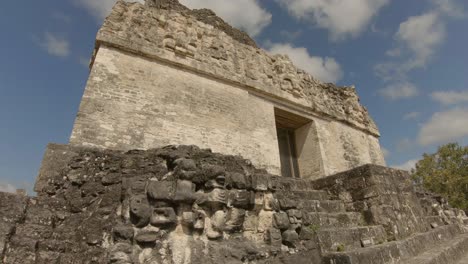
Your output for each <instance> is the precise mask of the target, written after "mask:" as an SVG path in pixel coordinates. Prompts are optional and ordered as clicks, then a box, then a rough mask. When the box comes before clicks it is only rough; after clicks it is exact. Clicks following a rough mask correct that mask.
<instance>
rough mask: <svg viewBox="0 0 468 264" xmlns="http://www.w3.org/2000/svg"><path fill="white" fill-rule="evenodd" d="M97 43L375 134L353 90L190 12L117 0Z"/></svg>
mask: <svg viewBox="0 0 468 264" xmlns="http://www.w3.org/2000/svg"><path fill="white" fill-rule="evenodd" d="M97 44H98V47H99V45H101V44H105V45H109V46H114V47H118V48H119V49H123V50H128V51H131V52H134V53H138V54H142V55H143V56H145V57H151V58H158V59H163V60H166V61H170V62H171V63H174V64H177V65H179V66H183V67H186V68H188V69H191V70H195V71H197V72H200V73H203V74H207V75H211V76H213V77H215V78H220V79H224V80H227V81H232V82H235V83H238V84H241V85H243V86H247V87H249V88H251V89H254V90H256V91H257V92H259V93H261V94H268V95H272V96H275V97H277V98H280V99H286V100H287V101H289V102H290V103H293V104H296V105H299V106H301V107H304V108H305V109H306V110H308V111H310V112H311V113H315V114H316V115H319V116H326V117H330V118H332V119H336V120H340V121H343V122H346V123H348V124H350V125H352V126H355V127H357V128H360V129H362V130H365V131H367V132H368V133H370V134H372V135H376V136H378V135H379V132H378V130H377V127H376V126H375V124H374V122H373V121H372V119H371V118H370V117H369V114H368V112H367V110H366V109H365V108H364V107H363V106H361V105H360V103H359V98H358V96H357V94H356V91H355V89H354V88H350V87H337V86H335V85H333V84H324V83H321V82H320V81H318V80H316V79H315V78H313V77H312V76H310V75H309V74H307V73H305V72H304V71H302V70H300V69H298V68H296V67H295V66H294V65H293V64H292V62H291V61H290V60H289V58H287V57H285V56H282V55H275V56H271V55H269V54H267V53H266V52H265V51H263V50H261V49H258V48H255V47H252V46H249V45H244V44H241V43H239V42H238V41H236V40H235V39H233V38H232V37H230V36H228V35H227V34H226V33H225V32H223V31H221V30H219V29H218V28H215V27H213V26H212V25H209V24H205V23H203V22H201V21H199V20H198V19H197V18H196V17H195V16H193V15H192V14H191V13H190V12H188V13H187V12H174V11H173V10H171V9H160V8H147V7H145V6H144V5H142V4H138V3H126V2H124V1H119V2H118V3H117V5H116V6H115V7H114V9H113V11H112V13H111V14H110V15H109V17H108V18H107V19H106V20H105V22H104V25H103V27H102V28H101V30H100V31H99V33H98V36H97Z"/></svg>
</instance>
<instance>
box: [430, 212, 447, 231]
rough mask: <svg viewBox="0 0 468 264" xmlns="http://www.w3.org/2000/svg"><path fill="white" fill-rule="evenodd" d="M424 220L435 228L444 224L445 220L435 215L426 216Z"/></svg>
mask: <svg viewBox="0 0 468 264" xmlns="http://www.w3.org/2000/svg"><path fill="white" fill-rule="evenodd" d="M425 218H426V222H427V223H428V224H429V225H430V226H431V227H432V228H436V227H438V226H444V225H445V221H444V219H443V218H442V217H440V216H437V215H431V216H426V217H425Z"/></svg>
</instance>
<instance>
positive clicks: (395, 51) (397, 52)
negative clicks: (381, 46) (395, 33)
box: [385, 48, 401, 57]
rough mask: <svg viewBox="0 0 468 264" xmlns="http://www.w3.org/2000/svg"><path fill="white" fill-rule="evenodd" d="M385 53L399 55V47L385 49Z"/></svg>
mask: <svg viewBox="0 0 468 264" xmlns="http://www.w3.org/2000/svg"><path fill="white" fill-rule="evenodd" d="M385 55H387V56H389V57H399V56H400V55H401V49H399V48H394V49H391V50H387V51H386V52H385Z"/></svg>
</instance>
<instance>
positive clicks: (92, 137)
mask: <svg viewBox="0 0 468 264" xmlns="http://www.w3.org/2000/svg"><path fill="white" fill-rule="evenodd" d="M273 111H274V109H273V106H272V105H271V103H268V102H266V101H264V100H263V99H261V98H259V97H256V96H254V95H251V94H249V93H248V92H246V91H244V90H241V89H237V88H235V87H232V86H230V85H228V84H225V83H222V82H219V81H215V80H212V79H209V78H205V77H201V76H199V75H196V74H193V73H190V72H187V71H184V70H181V69H178V68H175V67H170V66H168V65H164V64H160V63H158V62H155V61H151V60H148V59H145V58H143V57H139V56H135V55H133V54H130V53H123V52H121V51H118V50H116V49H112V48H107V47H104V46H102V47H101V48H100V50H99V53H98V54H97V56H96V60H95V62H94V66H93V69H92V71H91V74H90V77H89V81H88V84H87V88H86V90H85V93H84V96H83V99H82V102H81V107H80V112H79V114H78V118H77V120H76V122H75V126H74V128H73V133H72V136H71V139H70V143H71V144H75V145H84V146H91V147H101V148H106V149H121V150H122V149H123V150H129V149H135V148H141V149H149V148H155V147H161V146H165V145H169V144H188V145H190V144H195V145H197V146H200V147H203V148H208V147H209V148H212V149H213V151H216V152H221V153H225V154H234V155H236V154H237V155H242V156H244V157H245V158H248V159H250V160H251V161H252V162H253V163H254V164H255V165H256V166H258V167H260V168H265V169H267V170H268V171H270V172H272V173H276V174H278V173H279V171H280V167H279V164H280V161H279V150H278V143H277V139H276V127H275V118H274V113H273Z"/></svg>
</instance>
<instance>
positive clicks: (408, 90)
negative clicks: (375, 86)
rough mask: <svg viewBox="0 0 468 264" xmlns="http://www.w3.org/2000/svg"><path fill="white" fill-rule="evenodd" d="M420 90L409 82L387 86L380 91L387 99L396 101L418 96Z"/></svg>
mask: <svg viewBox="0 0 468 264" xmlns="http://www.w3.org/2000/svg"><path fill="white" fill-rule="evenodd" d="M418 93H419V92H418V88H417V87H416V86H415V85H414V84H412V83H409V82H398V83H393V84H390V85H387V86H386V87H385V88H382V89H380V90H379V94H380V95H381V96H383V97H385V98H387V99H390V100H396V99H402V98H410V97H414V96H416V95H418Z"/></svg>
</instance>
